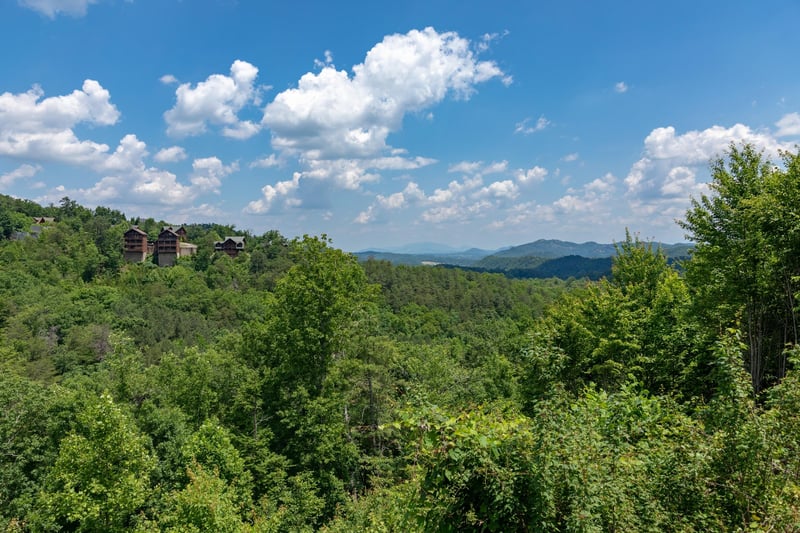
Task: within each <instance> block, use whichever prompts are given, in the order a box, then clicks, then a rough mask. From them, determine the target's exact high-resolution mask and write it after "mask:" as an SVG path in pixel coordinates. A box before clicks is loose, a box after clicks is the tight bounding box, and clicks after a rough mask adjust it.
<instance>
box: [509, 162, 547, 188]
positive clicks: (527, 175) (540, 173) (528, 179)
mask: <svg viewBox="0 0 800 533" xmlns="http://www.w3.org/2000/svg"><path fill="white" fill-rule="evenodd" d="M546 176H547V169H546V168H542V167H539V166H534V167H532V168H529V169H528V170H523V169H519V170H517V172H516V174H515V177H516V178H517V181H518V182H520V183H521V184H523V185H525V184H528V183H541V182H543V181H544V178H545V177H546Z"/></svg>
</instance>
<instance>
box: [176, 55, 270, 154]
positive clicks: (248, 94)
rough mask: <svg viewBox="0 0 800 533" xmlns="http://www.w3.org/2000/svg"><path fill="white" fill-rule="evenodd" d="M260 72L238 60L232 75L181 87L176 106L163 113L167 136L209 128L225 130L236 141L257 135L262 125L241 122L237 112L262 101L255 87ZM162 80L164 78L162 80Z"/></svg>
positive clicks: (185, 84) (197, 133)
mask: <svg viewBox="0 0 800 533" xmlns="http://www.w3.org/2000/svg"><path fill="white" fill-rule="evenodd" d="M257 76H258V69H257V68H256V67H254V66H253V65H251V64H250V63H248V62H246V61H241V60H238V59H237V60H236V61H234V62H233V64H232V65H231V71H230V76H226V75H224V74H212V75H211V76H209V77H208V78H207V79H206V80H205V81H201V82H200V83H198V84H197V85H196V86H194V87H192V85H191V84H190V83H183V84H181V85H180V86H179V87H178V88H177V90H176V91H175V95H176V97H177V101H176V102H175V106H174V107H173V108H172V109H170V110H169V111H167V112H165V113H164V120H166V122H167V133H168V134H169V135H172V136H175V137H187V136H190V135H200V134H202V133H205V132H206V131H207V130H208V125H209V124H210V125H213V126H218V127H221V128H222V134H223V135H225V136H226V137H231V138H234V139H247V138H250V137H252V136H253V135H255V134H256V133H258V132H259V131H260V129H261V126H260V125H259V124H256V123H254V122H251V121H248V120H241V119H240V118H239V116H238V113H239V112H240V111H241V110H242V109H243V108H244V107H245V106H246V105H248V104H256V103H257V101H258V98H259V95H258V90H257V89H256V87H255V86H254V82H255V79H256V77H257ZM162 81H163V77H162Z"/></svg>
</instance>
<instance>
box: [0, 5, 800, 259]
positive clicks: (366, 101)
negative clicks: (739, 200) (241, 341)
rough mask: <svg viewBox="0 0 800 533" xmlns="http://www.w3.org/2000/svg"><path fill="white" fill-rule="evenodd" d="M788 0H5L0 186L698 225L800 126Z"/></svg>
mask: <svg viewBox="0 0 800 533" xmlns="http://www.w3.org/2000/svg"><path fill="white" fill-rule="evenodd" d="M798 20H800V2H797V0H763V1H761V2H751V1H743V0H727V1H725V2H722V1H716V0H705V1H702V2H698V1H696V0H692V1H684V0H673V1H670V2H642V1H641V0H636V1H613V2H612V1H600V0H597V1H591V2H590V1H575V0H564V1H558V2H556V1H552V2H543V1H519V2H516V1H503V0H497V1H495V2H487V1H473V0H458V1H448V0H442V1H436V0H425V1H418V0H409V1H404V2H379V1H375V0H372V1H370V2H361V1H349V2H331V1H329V0H328V1H325V2H317V1H303V0H295V1H294V2H281V1H275V2H262V1H256V0H240V1H235V0H183V1H181V0H2V1H0V46H2V49H3V50H5V52H3V54H2V55H0V193H3V194H8V195H12V196H15V197H20V198H27V199H31V200H35V201H37V202H39V203H41V204H43V205H47V204H50V203H53V204H56V205H57V204H58V203H59V201H60V200H61V199H62V198H64V197H69V198H71V199H73V200H76V201H78V202H79V203H81V204H82V205H85V206H87V207H95V206H98V205H102V206H106V207H111V208H115V209H119V210H121V211H123V212H124V213H125V214H126V215H127V216H128V217H153V218H155V219H157V220H158V219H163V220H165V221H167V222H169V223H172V224H182V223H191V222H219V223H224V224H234V225H235V226H236V228H238V229H242V230H249V231H251V232H253V233H254V234H257V235H258V234H262V233H264V232H266V231H268V230H270V229H277V230H279V231H280V232H281V233H282V234H283V235H285V236H288V237H294V236H301V235H303V234H310V235H320V234H323V233H324V234H327V235H328V236H329V237H330V238H331V239H332V240H333V244H334V245H335V246H336V247H339V248H342V249H344V250H348V251H358V250H363V249H369V248H373V249H374V248H381V249H390V248H392V247H398V246H402V245H406V244H410V243H420V242H436V243H441V244H446V245H449V246H453V247H457V248H468V247H480V248H487V249H495V248H499V247H502V246H511V245H516V244H522V243H526V242H531V241H534V240H537V239H551V238H552V239H563V240H570V241H576V242H584V241H590V240H593V241H598V242H612V241H619V240H621V239H623V238H624V236H625V230H626V228H627V229H629V230H630V231H631V232H632V233H637V234H639V235H640V237H642V238H644V239H653V240H657V241H661V242H680V241H684V240H685V239H686V236H685V235H684V232H683V230H681V228H680V227H679V226H678V225H677V224H676V220H679V219H681V218H682V217H683V215H684V214H685V212H686V209H687V207H688V206H689V205H690V201H691V198H693V197H694V198H699V197H700V195H702V194H706V193H708V192H709V190H708V188H707V182H708V179H709V171H708V168H709V162H710V161H712V160H714V159H715V158H718V157H721V156H724V153H725V151H726V149H727V148H728V147H729V146H730V144H731V143H732V142H733V143H742V142H749V143H752V144H754V145H756V146H757V147H758V148H759V149H760V150H763V152H764V154H765V156H766V157H768V158H770V159H772V160H774V161H775V162H776V163H779V152H780V150H792V151H796V150H797V143H798V142H800V69H798V68H797V65H798V62H797V61H798V60H797V53H798V51H800V32H798V31H797V28H796V26H797V21H798Z"/></svg>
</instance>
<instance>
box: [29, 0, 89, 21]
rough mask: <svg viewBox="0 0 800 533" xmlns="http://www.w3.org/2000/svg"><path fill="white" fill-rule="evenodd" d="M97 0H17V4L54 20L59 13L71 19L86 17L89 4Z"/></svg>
mask: <svg viewBox="0 0 800 533" xmlns="http://www.w3.org/2000/svg"><path fill="white" fill-rule="evenodd" d="M97 2H98V0H19V4H20V5H21V6H23V7H27V8H28V9H32V10H34V11H38V12H39V13H41V14H43V15H45V16H46V17H50V18H51V19H53V18H56V15H59V14H61V13H63V14H65V15H71V16H73V17H82V16H84V15H86V10H87V9H88V7H89V5H90V4H96V3H97Z"/></svg>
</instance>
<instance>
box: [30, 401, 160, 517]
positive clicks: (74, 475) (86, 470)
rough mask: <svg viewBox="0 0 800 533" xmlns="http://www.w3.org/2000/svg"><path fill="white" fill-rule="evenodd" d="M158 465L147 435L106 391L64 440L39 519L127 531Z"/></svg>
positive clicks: (42, 498)
mask: <svg viewBox="0 0 800 533" xmlns="http://www.w3.org/2000/svg"><path fill="white" fill-rule="evenodd" d="M153 466H154V461H153V458H152V456H151V455H150V453H149V451H148V448H147V442H146V438H145V437H144V436H143V435H141V434H140V433H139V431H138V430H137V428H136V427H135V426H134V424H133V422H132V420H131V419H130V417H129V416H128V415H126V414H125V412H124V411H123V410H122V409H121V408H120V407H119V406H118V405H116V404H115V403H114V401H113V400H112V398H111V396H110V395H108V394H103V395H102V396H100V397H99V398H97V399H95V400H94V401H92V402H90V403H89V404H88V405H87V406H86V408H85V409H83V410H82V411H81V412H80V413H79V414H78V418H77V429H76V431H75V432H73V433H71V434H70V435H68V436H67V437H65V438H64V439H62V440H61V442H60V444H59V451H58V458H57V459H56V461H55V464H54V465H53V467H52V469H51V470H50V471H49V472H48V474H47V477H46V479H45V484H44V490H43V491H42V493H41V494H40V496H39V503H38V509H37V510H36V511H35V517H34V520H33V522H34V524H35V526H36V528H37V529H38V528H41V529H49V528H50V527H53V526H55V527H58V528H67V529H74V530H76V531H97V532H100V531H125V530H127V529H128V527H129V526H130V525H131V523H132V521H133V519H134V517H135V515H136V513H137V512H138V511H139V510H140V509H142V507H143V505H144V504H145V502H146V500H147V498H148V495H149V493H150V490H151V488H150V481H149V480H150V472H151V470H152V468H153Z"/></svg>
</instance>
